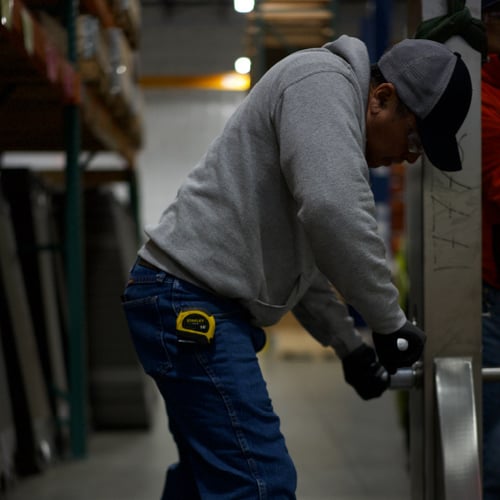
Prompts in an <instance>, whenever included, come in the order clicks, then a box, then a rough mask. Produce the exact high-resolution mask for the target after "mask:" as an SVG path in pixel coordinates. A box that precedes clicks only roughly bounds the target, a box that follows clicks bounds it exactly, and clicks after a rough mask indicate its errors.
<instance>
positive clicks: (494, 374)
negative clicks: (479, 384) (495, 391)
mask: <svg viewBox="0 0 500 500" xmlns="http://www.w3.org/2000/svg"><path fill="white" fill-rule="evenodd" d="M481 373H482V375H483V382H500V367H495V368H483V369H482V370H481Z"/></svg>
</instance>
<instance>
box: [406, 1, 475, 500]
mask: <svg viewBox="0 0 500 500" xmlns="http://www.w3.org/2000/svg"><path fill="white" fill-rule="evenodd" d="M467 6H468V7H469V8H470V9H471V11H472V12H473V13H476V12H479V9H480V2H479V0H469V1H467ZM422 12H423V14H424V15H423V17H424V18H425V19H428V18H430V17H434V16H437V15H442V14H445V13H446V12H447V2H446V1H444V0H439V1H438V0H422ZM447 45H448V46H449V47H450V48H451V49H452V50H456V51H458V52H460V53H461V54H462V57H463V60H464V61H465V62H466V64H467V66H468V68H469V70H470V72H471V76H472V84H473V99H472V104H471V108H470V111H469V114H468V116H467V118H466V120H465V122H464V124H463V125H462V127H461V129H460V130H459V132H458V134H457V138H458V139H459V144H460V148H461V151H462V153H463V169H462V170H461V171H460V172H453V173H449V172H441V171H439V170H438V169H436V168H435V167H434V166H433V165H431V164H430V162H429V161H428V159H427V158H424V159H423V161H422V163H421V164H420V165H414V166H410V167H409V168H408V171H407V172H408V179H407V183H406V185H407V186H408V194H407V205H406V206H407V209H408V224H407V227H408V235H409V241H408V242H407V247H408V248H409V254H408V260H409V262H408V266H409V274H410V299H409V319H410V320H413V319H415V320H417V323H418V324H419V326H420V327H421V328H423V330H424V331H425V332H426V334H427V343H426V347H425V353H424V357H423V362H424V366H423V377H422V385H421V388H416V389H415V390H412V391H410V433H411V438H410V442H411V449H410V462H411V469H410V470H411V481H412V500H443V498H444V494H443V491H442V490H443V487H444V486H443V483H444V478H443V477H442V469H441V464H439V462H438V459H437V457H438V456H439V453H438V448H439V443H438V442H437V440H436V435H437V432H436V422H437V417H436V412H437V408H436V395H435V381H434V360H435V359H436V358H438V357H469V358H471V359H472V371H473V373H474V378H473V380H474V395H475V399H476V400H477V401H480V399H481V376H480V369H481V356H480V347H481V248H480V243H481V169H480V165H481V157H480V153H481V152H480V129H481V127H480V100H479V99H480V56H479V53H478V52H476V51H474V50H473V49H472V48H470V47H469V46H468V45H467V44H466V43H465V41H464V40H463V39H461V38H458V37H454V38H452V39H450V40H449V41H448V42H447ZM480 413H481V412H480V408H479V407H478V408H476V420H475V422H476V424H477V425H478V427H479V422H480V421H481V415H480ZM478 432H480V429H478Z"/></svg>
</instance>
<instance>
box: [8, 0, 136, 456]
mask: <svg viewBox="0 0 500 500" xmlns="http://www.w3.org/2000/svg"><path fill="white" fill-rule="evenodd" d="M38 9H42V10H47V11H52V12H57V13H58V15H59V17H60V18H61V19H64V25H65V29H66V37H67V40H66V44H67V50H66V53H65V54H62V53H61V51H60V50H59V49H58V47H57V46H56V44H54V43H53V41H52V39H51V36H50V35H51V33H49V32H48V30H47V29H46V28H45V27H44V26H43V24H42V23H40V22H39V20H38V17H37V12H38ZM80 13H88V14H91V15H93V16H95V17H97V18H98V19H99V22H100V23H101V25H102V26H103V27H104V28H111V27H113V26H117V20H116V18H115V15H114V12H113V11H112V9H111V8H110V4H109V3H108V2H106V1H105V0H80V1H77V0H66V1H63V0H22V1H21V0H1V1H0V114H1V116H2V119H1V120H0V152H1V153H6V152H15V151H19V152H29V151H32V152H41V151H43V152H54V151H57V152H61V151H64V152H65V163H66V165H65V168H64V169H62V170H61V171H60V172H51V173H50V174H51V176H52V177H57V181H58V182H59V183H62V185H63V186H64V189H65V194H66V200H67V201H66V207H65V233H66V241H65V249H64V250H65V252H66V259H65V262H66V279H67V290H68V325H67V327H68V352H67V355H68V367H69V370H68V372H69V373H68V376H69V387H70V390H69V394H68V395H67V397H68V399H69V404H70V421H69V427H70V452H71V455H72V456H73V457H75V458H81V457H84V456H85V455H86V451H87V450H86V448H87V395H86V386H87V383H86V382H87V380H86V379H87V374H86V359H85V341H86V339H85V317H84V316H85V312H84V311H85V303H84V270H83V260H84V256H83V251H84V250H83V246H84V245H83V235H82V232H83V212H82V188H83V183H84V182H85V181H86V177H87V174H91V176H92V179H91V182H94V183H95V182H102V183H104V182H116V181H118V182H127V183H128V185H129V187H130V196H131V205H132V207H133V208H134V210H135V213H136V217H137V211H136V207H137V203H136V186H135V172H134V166H135V157H136V153H137V151H138V149H139V148H140V138H138V137H137V135H134V134H130V133H129V131H128V129H127V127H124V126H123V123H121V122H120V121H119V120H118V119H117V117H116V116H115V115H114V114H113V113H112V112H111V110H110V107H109V103H108V102H106V99H103V98H102V96H99V94H98V93H96V92H95V90H94V89H92V88H91V87H90V86H88V85H86V84H85V82H84V80H83V79H82V77H81V75H80V73H79V70H78V64H77V46H76V43H77V42H76V21H77V16H78V15H79V14H80ZM131 43H132V44H134V43H136V41H135V40H132V41H131ZM83 151H86V152H88V153H89V158H90V159H91V158H93V156H94V155H95V154H96V153H98V152H101V151H108V152H109V151H111V152H114V153H115V154H116V155H117V156H118V158H119V159H120V161H121V163H122V164H123V168H118V169H113V170H104V171H103V170H101V171H98V172H95V171H94V172H85V171H84V168H83V167H84V166H85V165H83V166H82V164H81V153H82V152H83ZM87 163H88V162H87Z"/></svg>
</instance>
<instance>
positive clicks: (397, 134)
mask: <svg viewBox="0 0 500 500" xmlns="http://www.w3.org/2000/svg"><path fill="white" fill-rule="evenodd" d="M419 146H420V141H419V138H418V133H417V127H416V122H415V116H414V115H413V114H412V113H409V112H408V113H403V112H402V111H401V108H400V107H399V98H398V96H397V94H396V89H395V87H394V85H393V84H392V83H382V84H380V85H378V86H377V87H372V88H371V89H370V95H369V98H368V108H367V112H366V149H365V158H366V161H367V163H368V166H369V167H371V168H374V167H380V166H382V165H386V166H388V165H391V164H393V163H402V162H403V161H407V162H409V163H413V162H415V161H416V160H417V159H418V158H419V156H420V154H421V148H420V147H419Z"/></svg>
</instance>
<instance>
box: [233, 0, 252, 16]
mask: <svg viewBox="0 0 500 500" xmlns="http://www.w3.org/2000/svg"><path fill="white" fill-rule="evenodd" d="M254 7H255V0H234V10H235V11H236V12H240V13H241V14H246V13H248V12H252V10H253V9H254Z"/></svg>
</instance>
